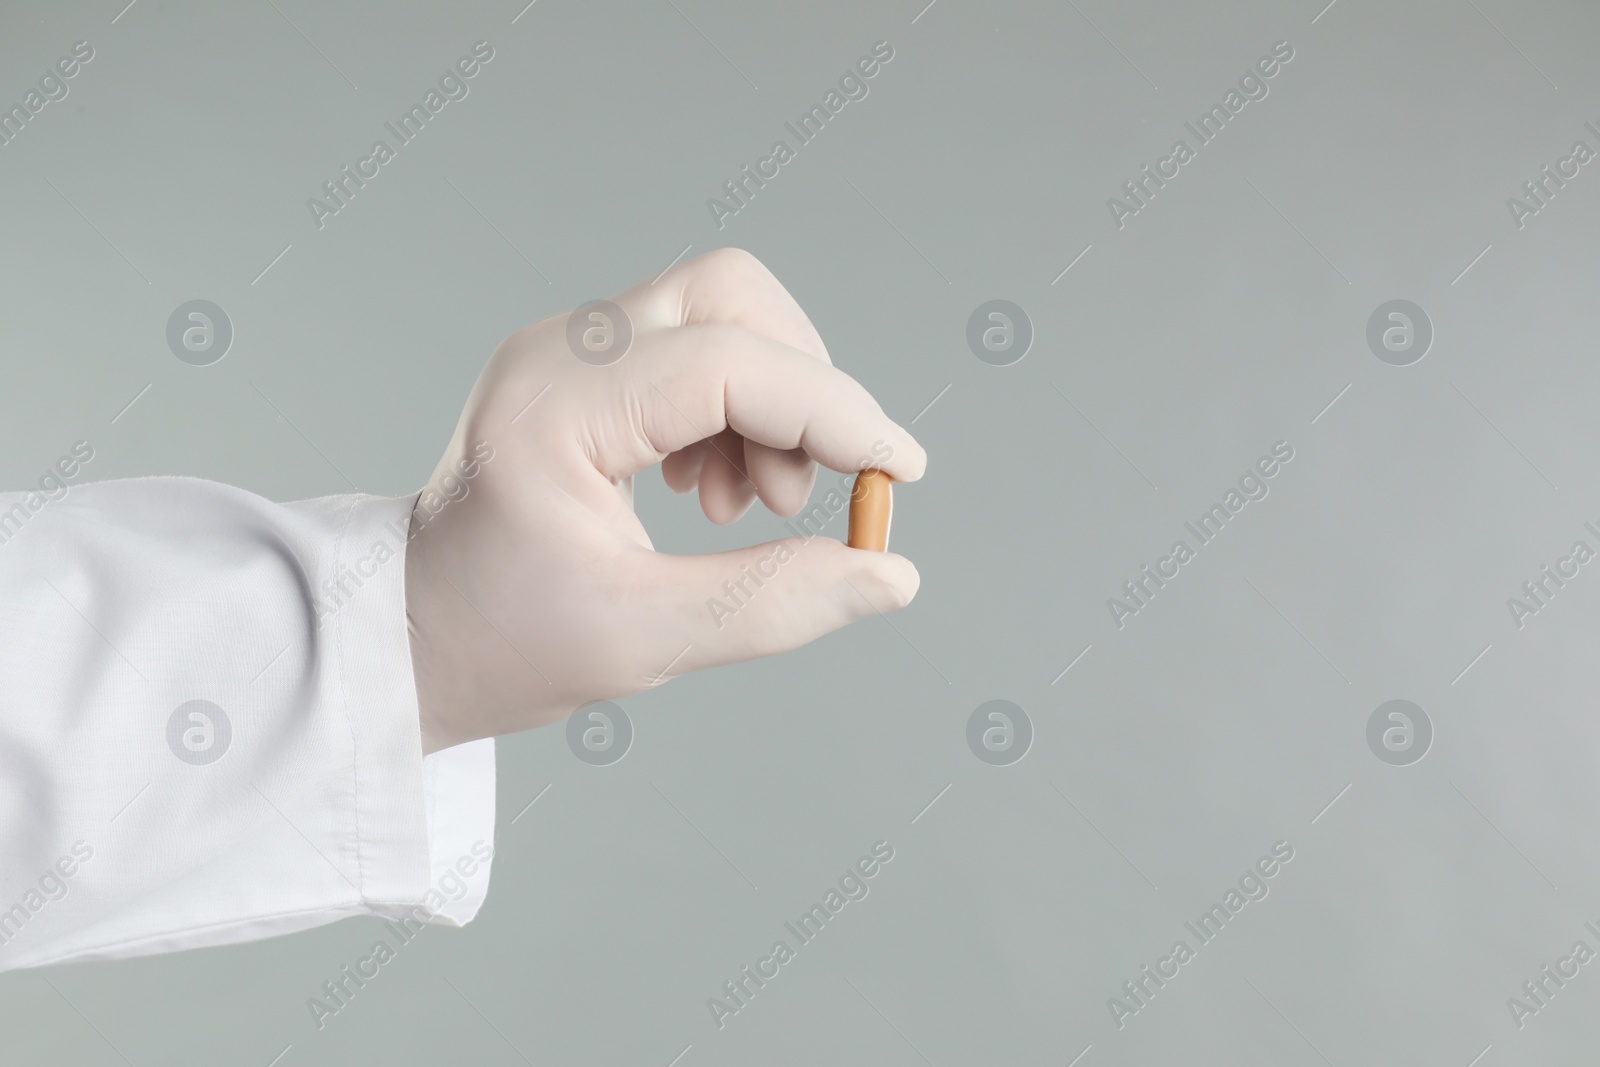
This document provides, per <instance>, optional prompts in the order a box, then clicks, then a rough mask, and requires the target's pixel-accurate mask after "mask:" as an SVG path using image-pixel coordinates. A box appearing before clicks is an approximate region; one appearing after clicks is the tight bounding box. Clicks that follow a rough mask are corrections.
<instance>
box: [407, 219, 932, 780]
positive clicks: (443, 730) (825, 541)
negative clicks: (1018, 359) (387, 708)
mask: <svg viewBox="0 0 1600 1067" xmlns="http://www.w3.org/2000/svg"><path fill="white" fill-rule="evenodd" d="M613 302H614V303H615V304H616V305H618V306H620V307H621V308H622V309H623V310H624V311H625V312H626V314H627V317H628V319H630V320H631V323H632V328H633V334H634V336H633V340H632V344H631V347H629V348H628V350H627V352H626V354H625V355H624V356H623V357H622V358H621V359H620V360H618V361H617V362H615V363H612V364H610V365H608V366H596V365H593V364H592V363H590V362H586V361H585V360H581V359H579V358H578V357H577V356H576V355H575V354H574V351H573V349H572V348H571V347H569V344H568V340H567V336H568V315H567V314H565V313H563V314H560V315H554V316H551V317H550V318H547V319H544V320H542V321H540V322H536V323H534V324H533V325H532V326H529V327H527V328H525V329H523V330H520V331H518V332H517V333H514V334H512V335H511V336H510V337H509V338H507V339H506V340H505V341H504V342H503V343H502V344H501V345H500V347H499V348H498V349H497V350H496V351H495V353H494V355H493V357H491V358H490V360H489V363H488V365H487V366H486V367H485V368H484V371H483V373H482V375H481V376H480V377H479V379H478V383H477V385H476V387H475V388H474V389H473V392H472V395H471V397H470V398H469V399H468V401H467V406H466V410H465V411H464V412H463V413H462V416H461V420H460V422H459V423H458V424H457V427H456V432H455V436H454V438H453V439H452V440H451V443H450V447H449V448H448V449H447V450H446V452H445V455H444V458H443V459H442V460H441V461H440V463H439V466H438V468H437V470H436V471H435V473H434V476H433V479H432V480H431V481H430V483H429V489H430V490H432V492H431V493H430V492H429V491H424V493H423V495H422V496H421V497H420V498H419V502H418V505H417V507H416V509H415V510H414V512H413V516H412V528H413V531H414V532H415V537H414V539H413V540H412V542H411V544H410V548H409V550H408V553H407V557H406V611H407V616H408V618H409V622H410V629H411V646H412V654H413V661H414V666H415V670H416V680H417V687H418V698H419V707H420V712H421V722H422V735H423V747H424V750H425V751H427V752H432V751H435V750H437V749H440V748H445V747H448V746H451V745H456V744H460V743H462V742H465V741H471V740H474V739H477V738H480V737H487V736H492V735H497V734H504V733H510V732H513V731H516V730H525V729H528V728H530V727H535V726H540V725H543V724H545V723H549V722H552V721H556V720H559V719H562V718H565V717H566V716H568V715H570V714H572V713H573V712H574V711H576V710H577V709H578V708H579V707H580V706H582V705H583V704H585V703H587V702H590V701H594V700H605V699H614V698H616V697H620V696H625V695H627V694H629V693H633V692H637V691H639V690H641V689H645V688H648V687H650V686H652V685H657V684H660V683H661V682H663V681H666V680H668V679H670V678H673V677H676V676H678V675H681V674H685V673H687V672H689V671H694V670H699V669H701V668H703V667H710V666H714V665H717V664H723V663H731V662H736V661H739V660H744V659H751V658H754V657H757V656H764V655H770V654H772V653H775V652H781V651H785V650H787V649H791V648H795V647H797V646H799V645H803V644H805V643H806V642H808V641H811V640H813V639H815V638H817V637H820V636H821V635H823V634H825V633H828V632H829V631H831V630H835V629H837V628H839V627H841V626H843V625H845V624H846V623H849V622H852V621H854V620H856V619H859V618H862V617H864V616H868V615H872V614H874V613H877V612H885V611H890V610H893V609H896V608H901V607H904V606H905V605H906V604H908V603H909V602H910V601H911V598H912V597H913V596H914V595H915V594H916V590H917V586H918V583H919V578H918V575H917V571H916V568H914V567H913V566H912V565H911V562H910V561H909V560H907V559H905V558H904V557H902V556H898V555H894V554H892V553H886V552H866V551H858V550H856V549H851V548H847V547H845V546H844V545H843V544H842V543H840V542H839V541H835V540H833V539H831V538H828V537H821V536H819V537H815V538H810V539H804V538H788V539H785V540H783V541H781V542H769V543H767V544H764V545H755V546H753V547H750V548H746V549H741V550H738V551H734V552H723V553H716V554H711V555H703V556H670V555H665V554H662V553H658V552H656V551H655V550H654V549H653V547H652V545H651V542H650V537H649V535H648V534H647V533H646V532H645V529H644V526H643V525H642V524H641V523H640V522H639V519H638V517H637V516H636V515H635V514H634V511H633V502H632V498H633V476H634V475H635V474H636V473H638V472H639V471H641V470H644V469H645V468H646V467H650V466H654V465H655V464H657V463H660V464H661V465H662V474H663V476H664V477H665V479H666V481H667V484H668V485H670V486H672V488H674V489H675V490H677V491H679V492H688V491H689V490H691V489H693V488H695V487H696V486H698V487H699V490H700V504H701V507H702V509H703V510H704V511H705V513H706V515H707V517H709V518H710V519H711V520H712V521H713V522H717V523H729V522H732V521H734V520H735V519H737V518H738V517H739V516H741V515H742V514H744V512H745V511H746V510H747V509H748V508H749V507H750V505H751V503H752V502H753V501H754V500H755V499H756V497H757V496H759V497H760V499H761V501H762V503H764V504H765V505H766V506H767V507H769V508H771V509H772V510H773V511H775V512H777V513H779V514H782V515H794V514H796V513H798V512H799V511H800V510H801V509H802V508H803V507H805V506H806V503H807V500H808V498H809V496H810V494H811V489H812V485H813V483H814V481H815V478H816V464H817V463H818V462H820V463H822V464H823V465H825V466H827V467H830V468H832V469H834V470H837V471H844V472H848V471H857V470H861V469H864V468H866V467H878V468H881V469H883V470H885V471H887V472H888V473H889V474H890V476H892V477H893V478H894V479H896V480H897V481H902V482H909V481H915V480H916V479H918V478H920V477H922V473H923V468H924V467H925V466H926V462H927V457H926V454H925V453H924V452H923V450H922V448H921V446H919V445H918V444H917V442H916V441H915V440H914V439H913V438H912V437H911V435H910V434H909V433H907V432H906V431H905V430H903V429H902V428H900V427H899V426H897V425H896V424H895V423H893V422H891V421H890V420H889V418H888V417H887V416H886V415H885V414H884V413H883V410H882V409H881V408H880V407H879V406H878V405H877V403H876V402H875V401H874V400H873V399H872V397H871V396H870V395H869V394H868V393H867V392H866V390H865V389H863V388H862V387H861V386H860V385H859V384H857V383H856V382H855V381H854V380H853V379H851V378H850V377H848V376H847V375H845V374H844V373H842V372H841V371H839V370H836V369H835V368H834V367H833V365H832V364H831V362H830V361H829V359H828V353H827V350H826V349H825V348H824V347H823V344H822V339H821V337H819V336H818V334H817V331H816V328H815V327H813V326H812V324H811V322H810V320H809V319H807V318H806V315H805V313H804V312H803V311H801V310H800V307H799V305H798V304H796V303H795V301H794V298H793V297H791V296H790V295H789V294H788V292H787V291H785V290H784V288H783V286H781V285H780V284H779V283H778V281H777V279H776V278H774V277H773V276H772V274H771V273H770V272H769V271H768V270H767V269H766V268H765V267H763V266H762V265H761V264H760V262H758V261H757V260H756V259H755V258H754V257H753V256H751V255H749V254H748V253H745V252H741V251H738V250H735V249H724V250H720V251H716V252H711V253H707V254H706V255H703V256H700V257H698V258H696V259H693V260H690V261H688V262H686V263H683V264H681V265H679V266H676V267H674V268H672V269H670V270H668V271H667V272H666V273H665V274H664V275H662V276H660V277H659V278H658V279H656V280H655V281H654V282H646V283H641V284H639V285H637V286H635V287H634V288H632V289H629V290H628V291H626V292H624V293H621V294H619V295H618V296H616V297H614V298H613ZM597 336H598V335H597ZM485 457H492V458H489V459H488V460H487V462H485V461H484V460H485ZM463 493H464V495H463ZM452 497H453V498H455V499H450V501H449V502H448V503H446V504H443V506H442V507H441V506H440V504H441V501H442V500H444V499H447V498H452ZM435 509H437V510H435ZM834 528H835V529H837V530H839V531H840V532H842V531H843V528H844V518H843V516H842V515H841V516H840V517H839V518H838V519H837V520H836V521H835V524H834ZM774 570H776V573H775V574H772V572H773V571H774ZM747 573H755V574H772V576H771V577H769V578H764V579H763V580H762V584H761V586H760V587H759V588H757V587H756V586H755V585H754V584H753V583H752V582H750V581H749V580H748V579H745V580H744V589H745V590H746V591H747V592H748V593H749V595H748V597H744V596H741V598H740V599H741V600H742V601H743V604H742V606H740V608H739V610H738V611H737V613H736V614H732V615H722V616H720V617H719V616H718V615H717V614H716V613H715V612H713V611H712V610H710V609H709V608H708V603H707V602H708V600H710V599H711V598H719V599H722V600H724V602H728V601H727V593H726V591H725V586H724V583H727V582H729V581H730V580H731V581H735V582H737V581H739V580H741V579H743V578H744V576H745V575H746V574H747Z"/></svg>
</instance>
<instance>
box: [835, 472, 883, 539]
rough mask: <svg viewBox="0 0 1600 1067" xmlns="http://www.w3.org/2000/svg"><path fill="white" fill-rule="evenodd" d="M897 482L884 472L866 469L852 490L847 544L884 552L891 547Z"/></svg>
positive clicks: (859, 475) (857, 477)
mask: <svg viewBox="0 0 1600 1067" xmlns="http://www.w3.org/2000/svg"><path fill="white" fill-rule="evenodd" d="M893 481H894V479H892V478H890V477H889V476H888V475H887V474H885V473H883V471H880V470H864V471H862V472H861V473H860V474H858V475H856V484H855V488H854V489H852V490H851V491H850V533H849V537H848V539H847V540H846V541H845V543H846V544H848V545H849V546H850V547H851V548H865V549H868V550H870V551H873V552H884V551H887V550H888V548H889V519H890V517H891V515H892V513H893V511H894V490H892V489H891V488H890V484H891V483H892V482H893Z"/></svg>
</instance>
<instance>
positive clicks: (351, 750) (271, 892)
mask: <svg viewBox="0 0 1600 1067" xmlns="http://www.w3.org/2000/svg"><path fill="white" fill-rule="evenodd" d="M52 488H53V487H52ZM52 497H54V498H52ZM413 500H414V497H403V498H385V497H374V496H367V495H350V496H335V497H323V498H320V499H316V500H305V501H299V502H295V503H288V504H280V503H273V502H271V501H269V500H266V499H264V498H262V497H259V496H255V495H253V494H251V493H247V492H245V491H243V490H240V489H236V488H232V487H230V486H226V485H220V484H216V483H213V482H206V481H200V480H197V479H192V478H140V479H132V480H127V481H112V482H100V483H96V484H83V485H76V486H72V487H71V488H70V489H67V490H66V491H65V493H64V495H63V494H62V492H61V491H59V490H55V491H54V492H44V491H40V492H27V493H0V970H7V969H11V968H17V967H32V966H39V965H43V964H49V963H58V962H64V961H68V960H89V959H112V958H118V957H124V956H138V955H145V954H149V953H157V952H170V951H175V950H178V949H187V948H194V947H199V946H205V945H220V944H227V943H232V942H239V941H247V940H252V939H256V938H263V937H270V936H273V935H276V934H284V933H289V932H291V931H295V930H301V929H305V928H307V927H311V926H317V925H319V924H322V923H328V922H332V921H334V920H336V919H340V918H343V917H345V916H352V915H380V916H385V917H388V918H391V919H402V920H414V921H415V922H418V923H421V922H434V923H443V924H446V925H456V926H459V925H461V924H463V923H465V922H467V921H468V920H470V919H471V918H472V917H473V916H474V915H476V914H477V911H478V909H479V907H480V906H481V905H482V903H483V900H484V895H485V893H486V892H487V890H488V882H489V857H490V855H491V854H492V850H493V843H494V815H495V811H494V801H495V788H494V741H493V739H485V740H482V741H476V742H472V743H470V744H466V745H460V746H457V747H455V748H451V749H446V750H444V751H442V752H438V753H435V754H433V755H431V756H429V757H427V758H426V759H424V758H423V756H422V746H421V738H420V735H419V729H418V717H417V695H416V684H415V680H414V677H413V674H412V667H411V648H410V640H409V636H408V633H407V626H406V603H405V555H406V545H407V537H408V531H409V517H410V514H411V506H412V502H413Z"/></svg>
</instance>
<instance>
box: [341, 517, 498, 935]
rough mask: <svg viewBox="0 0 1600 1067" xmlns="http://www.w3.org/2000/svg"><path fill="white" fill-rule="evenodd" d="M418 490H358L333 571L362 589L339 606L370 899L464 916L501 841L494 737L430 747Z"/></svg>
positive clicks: (379, 909) (406, 909)
mask: <svg viewBox="0 0 1600 1067" xmlns="http://www.w3.org/2000/svg"><path fill="white" fill-rule="evenodd" d="M415 500H416V497H415V495H409V496H405V497H371V496H361V497H357V498H355V499H354V500H353V501H352V504H351V508H350V512H349V515H348V518H347V520H346V522H345V523H344V527H343V529H342V530H341V532H340V535H339V538H338V542H337V548H336V550H335V574H334V578H333V580H334V581H335V582H336V583H339V582H344V583H345V588H347V589H348V588H350V587H352V586H354V587H356V591H355V592H354V593H353V594H352V595H349V596H348V597H347V598H346V600H345V602H344V605H343V606H342V607H341V609H340V610H339V611H338V613H337V614H336V615H335V616H334V622H335V625H336V627H337V631H338V641H337V645H336V647H335V649H334V654H335V655H337V656H338V658H339V671H338V673H339V678H340V683H341V689H342V696H343V700H344V705H345V711H346V714H347V715H348V717H349V723H350V729H351V733H352V735H353V737H354V742H355V745H354V752H355V806H356V830H357V834H358V838H359V849H360V857H361V860H360V871H361V896H362V900H363V902H364V903H365V904H366V906H367V907H368V908H369V909H371V910H372V911H373V912H374V913H376V914H379V915H384V916H387V917H391V918H409V919H416V920H420V921H431V922H445V923H453V924H455V925H460V924H461V923H463V922H466V921H467V920H468V919H470V918H471V917H472V916H473V915H474V914H475V913H476V912H477V909H478V906H479V905H481V904H482V902H483V896H484V893H485V891H486V889H487V884H488V870H487V863H486V862H484V861H482V860H480V859H479V857H478V856H477V855H476V854H475V853H474V852H473V843H474V842H475V841H478V840H481V841H483V842H484V845H485V846H488V847H491V848H492V844H493V841H494V745H493V741H492V740H490V741H488V742H487V743H483V742H474V743H472V744H470V745H461V746H458V747H457V748H455V749H447V750H445V751H442V752H438V753H434V754H433V755H431V756H429V757H428V758H427V759H426V760H424V758H423V755H422V735H421V729H420V725H419V721H418V715H417V686H416V678H415V675H414V673H413V669H412V663H411V638H410V635H409V634H408V633H407V629H406V597H405V570H406V562H405V557H406V544H407V540H408V537H409V531H410V523H411V509H412V505H413V503H414V502H415ZM463 857H465V858H466V859H467V860H473V861H477V865H476V868H475V869H474V874H473V875H472V877H470V878H468V877H465V876H464V875H462V873H461V872H462V871H464V870H466V869H468V868H472V867H473V866H474V865H473V864H472V863H468V862H465V861H464V860H463ZM457 880H460V881H462V882H465V883H466V887H467V888H466V889H465V890H462V889H460V888H459V887H458V886H457V885H456V882H457ZM441 883H442V885H441ZM474 890H476V892H475V893H474V892H473V891H474Z"/></svg>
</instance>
